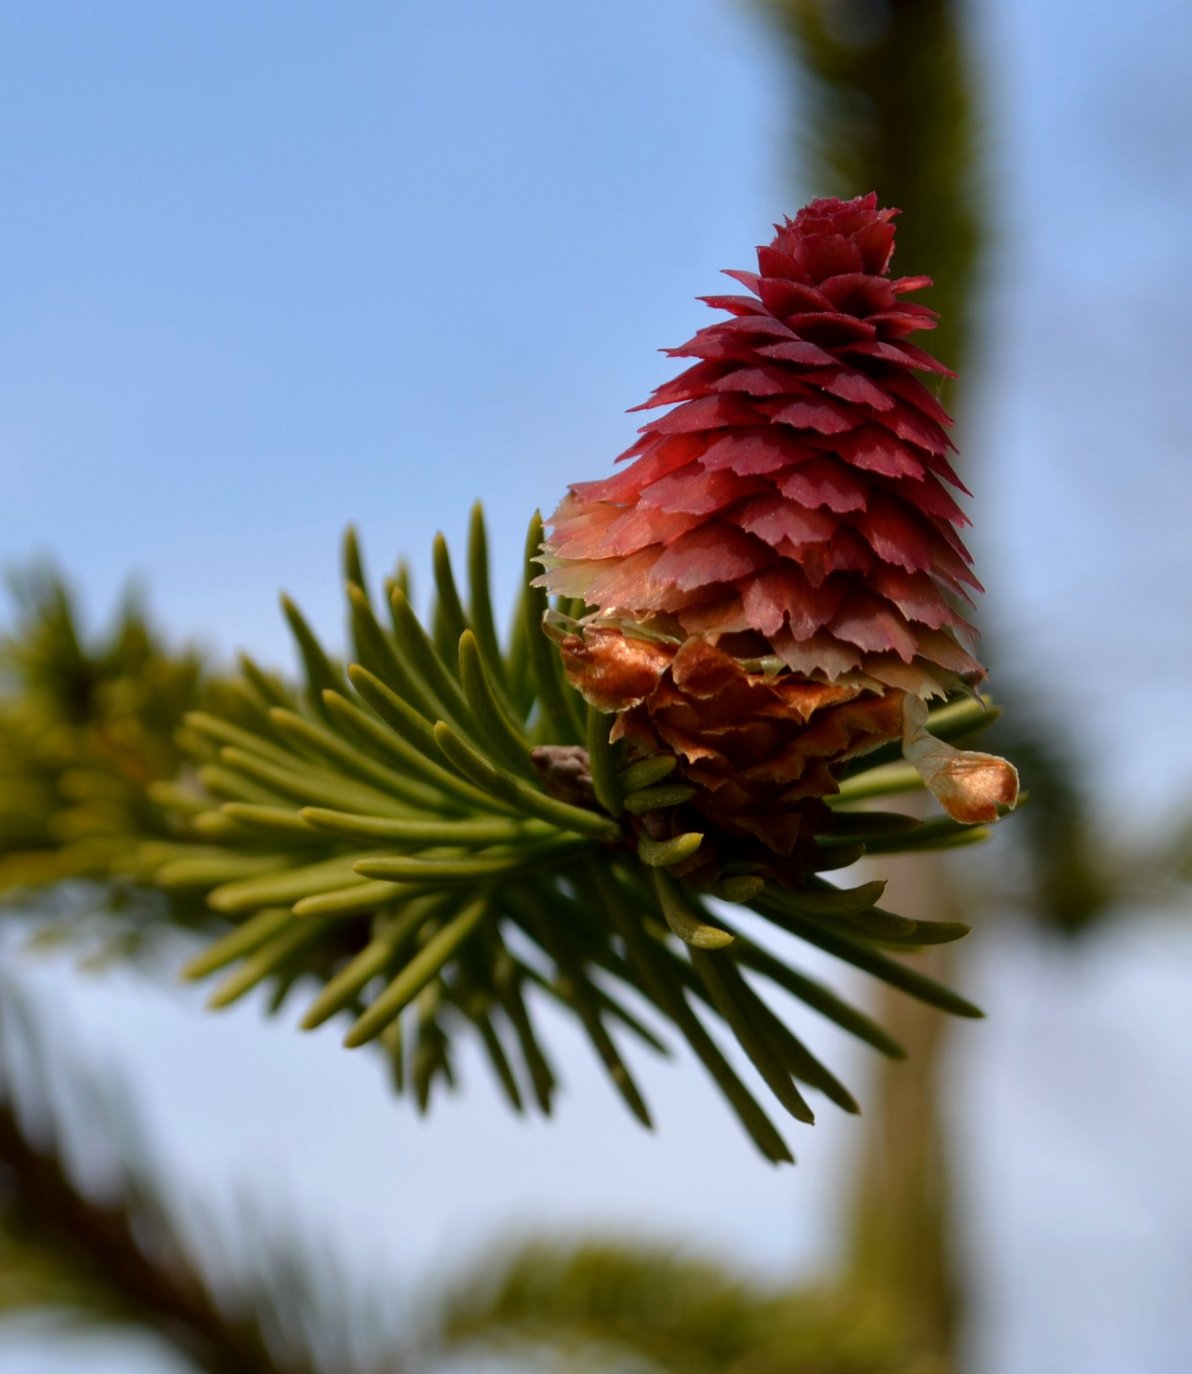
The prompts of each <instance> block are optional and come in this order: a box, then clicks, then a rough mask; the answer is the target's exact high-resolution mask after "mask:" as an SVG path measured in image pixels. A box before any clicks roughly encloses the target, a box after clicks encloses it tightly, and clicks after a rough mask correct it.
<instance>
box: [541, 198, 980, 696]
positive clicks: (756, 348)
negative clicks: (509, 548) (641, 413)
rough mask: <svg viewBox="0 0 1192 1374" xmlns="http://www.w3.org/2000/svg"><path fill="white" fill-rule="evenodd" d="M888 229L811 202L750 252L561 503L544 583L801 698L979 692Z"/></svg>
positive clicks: (950, 510)
mask: <svg viewBox="0 0 1192 1374" xmlns="http://www.w3.org/2000/svg"><path fill="white" fill-rule="evenodd" d="M894 214H895V212H894V211H892V210H882V209H879V208H878V206H877V200H876V197H875V196H872V195H870V196H864V197H860V198H858V199H857V200H853V201H847V202H842V201H838V200H820V201H815V202H813V203H812V204H811V205H809V206H808V207H806V208H805V209H804V210H802V211H800V213H799V214H798V215H797V216H796V217H795V218H794V219H793V220H791V219H788V220H786V221H785V222H784V223H783V224H781V225H780V226H778V229H777V234H776V236H775V238H774V240H773V242H772V243H770V244H769V245H767V246H765V247H763V248H759V249H758V271H757V272H756V273H751V272H731V273H729V275H730V276H732V277H734V278H735V279H736V280H737V281H739V282H740V283H741V284H742V285H743V286H744V287H746V288H747V289H748V291H749V292H750V293H751V294H750V295H748V296H744V295H723V296H709V297H705V298H704V299H705V300H706V301H707V302H708V303H709V304H710V305H712V306H714V307H716V308H718V309H722V310H725V311H728V312H729V314H728V317H727V318H725V319H722V320H719V321H718V322H716V323H714V324H711V325H708V326H707V327H706V328H704V329H701V330H700V331H699V332H698V333H697V334H696V335H695V336H694V338H692V339H689V340H688V341H687V342H686V343H684V344H681V345H680V346H679V347H678V348H673V349H668V350H667V352H668V353H669V354H670V355H671V356H673V357H677V358H691V359H694V360H695V361H694V362H693V363H692V364H691V366H689V367H688V368H687V369H686V371H684V372H683V373H681V374H680V375H679V376H678V377H676V378H674V379H673V380H671V381H669V382H665V383H663V385H662V386H660V387H659V388H658V389H657V390H656V391H655V392H654V394H653V395H652V396H651V398H650V399H649V400H648V401H646V402H645V403H644V404H643V405H642V406H640V407H638V409H643V410H646V409H654V408H661V407H669V409H667V410H666V411H665V413H663V414H660V415H657V416H654V417H653V418H652V419H650V420H649V421H647V423H646V424H645V425H644V426H643V427H642V430H641V436H640V438H639V439H638V440H637V441H636V442H635V443H634V444H633V445H632V446H631V447H630V448H629V449H628V450H627V452H626V453H624V454H623V455H622V461H627V462H628V463H629V466H628V467H627V468H626V469H624V470H622V471H621V472H619V473H617V474H616V475H614V476H612V477H609V478H607V479H605V480H604V481H597V482H585V483H582V484H579V485H577V486H575V487H573V488H572V489H571V492H570V494H569V495H568V496H567V497H566V499H565V500H564V501H563V503H562V504H561V505H560V507H559V509H558V510H557V511H556V512H555V515H554V517H553V519H552V521H551V534H550V538H549V540H548V543H547V545H546V547H545V551H544V553H545V556H544V560H543V561H544V566H545V568H546V572H545V575H544V578H543V581H544V583H545V585H546V586H547V587H549V588H550V589H551V590H553V591H558V592H561V593H564V594H566V595H577V596H582V597H583V598H584V600H585V601H586V602H587V603H588V604H589V605H590V606H593V607H595V608H596V609H597V610H598V611H600V612H603V613H605V614H606V615H607V616H610V617H615V618H616V619H617V620H620V621H639V622H651V623H654V624H657V625H659V626H661V627H663V628H665V629H667V630H669V631H670V632H672V633H673V635H674V637H675V638H676V640H679V641H681V639H682V638H683V637H684V636H687V635H692V634H696V635H700V636H702V637H704V638H706V639H708V640H709V641H710V642H712V643H719V642H720V641H721V640H724V641H725V642H724V643H722V644H721V647H722V648H724V649H726V650H727V651H728V652H730V653H736V654H738V655H740V656H749V655H751V654H758V653H768V654H774V655H777V657H778V658H780V659H781V660H782V661H783V662H784V663H785V664H786V665H787V666H788V667H789V668H790V669H791V670H792V671H793V672H796V673H798V674H801V675H804V676H807V677H810V678H813V679H814V680H816V681H820V682H827V683H832V684H837V685H848V686H855V687H860V688H865V689H869V690H874V691H881V690H885V689H889V688H894V689H897V690H900V691H906V692H910V693H912V694H914V695H916V696H919V697H931V696H936V695H939V694H942V693H946V692H948V691H950V690H953V689H955V688H956V687H957V686H959V685H960V681H961V680H962V679H963V680H965V681H969V682H971V681H973V680H974V679H977V678H979V677H980V676H982V675H983V672H984V670H983V668H982V667H981V664H980V663H979V662H978V661H977V659H976V658H975V657H974V656H973V654H972V650H971V643H972V634H973V632H972V627H971V626H970V625H969V624H968V622H967V620H966V618H965V614H964V605H965V603H966V602H968V601H969V595H970V589H971V590H980V584H979V583H978V582H977V580H976V578H975V577H974V576H973V573H972V571H971V559H970V557H969V554H968V552H967V550H966V549H965V547H964V543H963V541H962V540H961V538H960V534H959V531H960V529H961V528H962V527H963V526H964V525H965V524H967V523H968V520H967V517H966V516H965V514H964V512H963V511H962V510H961V508H960V507H959V505H958V504H957V503H956V501H955V499H954V498H953V496H952V495H951V492H950V490H949V488H959V489H960V490H963V487H962V486H961V483H960V481H959V479H958V477H957V476H956V473H955V472H954V471H953V469H952V467H951V464H950V463H949V462H948V457H947V455H948V451H949V449H950V448H951V447H952V445H951V441H950V439H949V437H948V427H949V426H950V424H951V420H950V418H949V416H948V415H947V413H946V411H945V410H944V409H943V407H942V406H941V405H940V404H939V402H938V400H937V399H936V397H935V396H934V395H933V394H932V392H931V391H930V390H929V389H928V388H927V387H926V386H924V384H923V382H922V381H921V380H920V379H919V378H918V377H917V376H916V375H915V374H916V373H919V372H923V373H928V374H931V373H947V368H945V367H944V366H943V365H942V364H941V363H939V362H938V361H937V360H936V359H934V358H932V357H931V355H930V354H928V353H926V352H924V351H923V350H922V349H920V348H918V347H917V346H915V345H914V344H911V343H909V342H908V341H907V336H908V335H910V334H913V333H915V332H917V331H919V330H922V329H929V328H931V327H932V326H933V325H934V322H935V316H934V313H933V312H932V311H931V310H930V309H928V308H927V307H926V306H923V305H919V304H916V303H914V302H911V301H908V300H907V299H906V297H907V295H908V294H909V293H911V292H914V291H917V290H919V289H920V288H922V287H923V286H926V285H929V280H928V279H927V278H925V277H904V278H900V279H896V278H891V277H890V276H889V267H890V258H891V255H892V252H893V245H894V225H893V217H894Z"/></svg>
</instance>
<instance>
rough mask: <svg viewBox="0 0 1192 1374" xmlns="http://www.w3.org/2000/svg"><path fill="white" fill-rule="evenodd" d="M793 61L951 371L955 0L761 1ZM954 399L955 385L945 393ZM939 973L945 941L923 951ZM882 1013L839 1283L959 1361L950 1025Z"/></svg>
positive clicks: (936, 872) (964, 302)
mask: <svg viewBox="0 0 1192 1374" xmlns="http://www.w3.org/2000/svg"><path fill="white" fill-rule="evenodd" d="M761 4H762V7H763V9H764V11H765V12H766V13H767V15H768V17H769V18H770V20H771V21H772V22H773V23H774V25H775V26H776V28H777V31H778V33H779V35H780V36H781V39H782V41H783V44H784V46H785V48H786V51H787V52H788V54H789V55H790V58H791V60H792V66H793V69H794V70H793V72H792V77H793V79H792V83H791V91H792V114H793V117H794V119H793V127H794V129H795V139H794V144H795V146H794V148H793V150H792V151H793V154H794V156H793V165H794V170H795V179H796V181H797V183H798V184H799V185H800V187H801V188H802V191H803V194H800V195H799V197H798V199H799V200H802V199H805V198H806V193H807V192H810V193H812V194H815V195H839V196H843V197H852V196H856V195H860V194H864V193H865V192H868V191H871V190H872V191H876V192H877V193H878V198H879V200H880V202H881V203H882V204H883V205H894V206H897V207H899V208H900V209H901V210H902V211H903V216H902V218H901V219H900V221H899V226H898V242H897V249H896V253H895V259H894V271H895V273H896V274H897V275H899V276H901V275H917V274H919V273H925V274H927V275H929V276H931V277H933V278H934V281H935V286H934V289H933V290H932V291H931V292H930V294H929V296H928V301H929V303H930V304H931V305H932V306H933V307H934V308H935V309H937V310H938V311H939V312H940V325H939V328H938V330H937V331H936V334H935V336H934V338H933V340H932V349H933V351H934V352H935V353H936V354H937V355H938V356H939V357H941V358H942V359H943V360H944V361H945V362H946V363H947V364H948V365H949V366H950V367H952V368H953V369H955V370H956V371H957V372H962V369H963V363H964V357H965V354H966V353H967V352H968V351H969V350H968V344H969V342H970V340H971V335H972V321H973V318H974V314H975V312H974V308H973V307H974V297H975V278H976V271H977V266H978V261H979V257H980V252H981V249H982V247H983V244H982V225H983V221H984V217H983V215H982V213H981V206H980V202H979V194H978V192H979V187H980V185H981V177H980V174H979V171H978V165H977V159H978V140H977V138H976V133H975V131H976V112H975V108H974V103H973V99H972V91H973V85H972V81H971V79H970V74H969V72H968V69H967V65H966V61H965V50H964V38H963V32H962V28H961V23H960V13H959V11H960V6H959V4H958V3H957V0H761ZM944 399H945V403H946V404H950V405H951V406H952V407H955V403H956V396H955V394H953V395H951V396H945V397H944ZM900 877H901V881H900V882H899V883H898V884H897V891H894V892H892V893H891V898H892V903H891V904H892V909H894V910H896V911H905V912H906V914H908V915H910V916H914V917H916V918H918V917H922V918H923V919H926V920H955V919H957V916H958V912H957V910H956V907H957V905H958V899H957V897H956V896H955V895H954V894H953V892H952V890H951V888H950V885H949V882H948V877H947V874H946V871H945V869H944V866H943V864H942V863H939V862H937V861H935V860H933V859H931V858H926V859H921V860H918V861H916V862H915V863H914V864H913V865H911V864H909V863H908V864H907V866H906V868H905V869H904V872H903V873H902V874H901V875H900ZM920 958H921V960H922V963H923V965H924V967H925V970H926V971H927V972H929V973H930V974H931V975H932V976H933V977H939V978H942V979H943V980H944V981H945V982H948V981H950V975H951V974H952V972H953V966H954V964H955V963H956V957H955V955H954V953H953V952H952V947H950V946H943V947H939V948H937V949H935V950H932V951H930V952H929V953H928V954H925V955H923V956H920ZM877 1010H878V1015H879V1019H880V1020H881V1021H882V1022H883V1024H884V1025H886V1026H887V1027H888V1028H889V1029H890V1031H891V1032H892V1034H893V1035H894V1036H895V1038H896V1039H898V1040H899V1041H900V1042H901V1043H902V1044H903V1045H904V1046H905V1047H906V1049H907V1051H908V1054H909V1057H908V1059H907V1060H906V1061H905V1062H902V1063H897V1062H890V1061H883V1062H882V1065H881V1067H880V1069H879V1071H878V1081H877V1082H876V1084H875V1085H874V1088H873V1089H872V1090H871V1093H870V1098H869V1101H870V1103H871V1104H872V1105H871V1106H869V1107H868V1109H867V1115H866V1121H867V1128H866V1138H865V1143H864V1146H863V1149H862V1155H861V1161H860V1165H859V1178H858V1180H857V1184H856V1186H855V1187H854V1189H853V1190H852V1193H851V1196H852V1198H853V1199H854V1203H853V1206H854V1213H853V1225H852V1230H851V1237H852V1240H851V1249H850V1253H849V1256H848V1260H847V1270H846V1273H845V1275H844V1278H845V1280H846V1282H847V1283H848V1284H849V1285H850V1286H851V1285H856V1286H857V1287H859V1288H860V1289H862V1290H864V1291H869V1292H873V1293H874V1294H875V1295H878V1296H879V1297H880V1298H881V1299H882V1301H883V1302H884V1303H886V1304H888V1305H889V1306H890V1308H891V1309H892V1310H893V1311H895V1312H897V1313H898V1314H899V1316H900V1318H901V1320H903V1321H905V1323H906V1326H907V1335H908V1337H909V1339H910V1341H911V1343H912V1345H913V1347H914V1348H915V1349H916V1350H918V1351H919V1352H921V1359H922V1363H921V1364H920V1363H919V1362H916V1365H915V1369H916V1371H917V1374H918V1371H920V1370H921V1371H923V1374H926V1371H930V1374H951V1371H954V1370H955V1369H956V1368H957V1360H958V1355H957V1346H958V1336H959V1319H960V1314H961V1310H962V1303H963V1296H962V1292H961V1282H960V1265H959V1264H958V1262H957V1256H956V1255H955V1254H954V1236H953V1232H952V1224H951V1214H950V1207H949V1199H950V1178H949V1166H948V1152H947V1148H946V1137H945V1135H944V1131H943V1128H942V1122H941V1119H940V1117H941V1112H940V1101H939V1089H940V1074H941V1069H942V1061H943V1057H944V1051H945V1047H946V1045H947V1041H948V1035H949V1022H948V1020H947V1018H946V1017H944V1016H942V1015H941V1014H940V1013H939V1012H938V1011H935V1010H933V1009H931V1008H929V1007H925V1006H923V1005H922V1004H921V1003H919V1002H916V1001H913V1000H912V999H910V998H908V997H905V996H904V995H902V994H900V993H898V992H895V991H893V990H891V989H889V988H887V987H885V986H883V987H882V989H881V992H880V1003H879V1006H878V1009H877Z"/></svg>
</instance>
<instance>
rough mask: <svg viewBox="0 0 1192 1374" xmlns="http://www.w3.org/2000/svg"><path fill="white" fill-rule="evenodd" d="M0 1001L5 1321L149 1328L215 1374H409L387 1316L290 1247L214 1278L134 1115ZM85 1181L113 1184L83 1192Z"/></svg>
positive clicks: (244, 1246) (26, 1012)
mask: <svg viewBox="0 0 1192 1374" xmlns="http://www.w3.org/2000/svg"><path fill="white" fill-rule="evenodd" d="M0 992H2V994H3V1001H2V1003H0V1006H2V1015H0V1309H2V1310H5V1311H8V1312H13V1311H16V1310H29V1309H49V1310H52V1311H58V1312H63V1313H68V1314H74V1315H76V1316H84V1317H87V1318H89V1319H91V1320H94V1321H102V1322H105V1323H114V1324H131V1325H136V1326H140V1327H145V1328H148V1329H150V1330H152V1331H154V1332H156V1333H157V1335H158V1336H160V1337H161V1338H162V1339H163V1340H165V1341H166V1342H168V1343H169V1344H170V1345H172V1346H173V1347H174V1348H175V1349H176V1350H178V1351H179V1353H181V1354H182V1355H183V1356H184V1357H185V1358H186V1359H187V1360H188V1361H189V1363H191V1364H192V1365H193V1366H194V1368H195V1369H196V1370H202V1371H206V1374H400V1370H401V1369H404V1368H406V1367H407V1366H406V1357H405V1355H404V1353H403V1352H401V1351H399V1349H398V1347H397V1345H396V1344H395V1343H394V1341H393V1339H392V1337H391V1336H390V1335H389V1334H388V1329H387V1323H386V1321H385V1320H384V1319H383V1317H382V1316H381V1313H380V1310H379V1306H376V1307H374V1308H372V1309H369V1308H367V1307H366V1306H365V1305H364V1304H362V1303H361V1302H360V1301H358V1300H355V1299H353V1298H352V1296H351V1295H350V1294H349V1293H347V1291H346V1290H345V1287H344V1284H343V1278H342V1276H341V1275H340V1274H339V1273H338V1272H337V1271H335V1270H334V1269H333V1268H332V1266H331V1265H330V1264H328V1263H326V1262H321V1263H319V1264H315V1263H313V1262H310V1261H307V1262H303V1261H302V1260H301V1259H300V1257H298V1256H296V1254H295V1251H294V1247H293V1245H289V1246H286V1247H284V1248H283V1247H282V1246H281V1245H277V1246H276V1248H271V1249H269V1250H266V1249H265V1248H263V1247H262V1245H261V1243H260V1242H259V1241H257V1240H248V1239H247V1238H246V1241H245V1242H242V1243H238V1244H237V1250H238V1251H239V1252H240V1260H239V1263H238V1264H236V1265H232V1264H229V1263H225V1264H223V1265H222V1266H221V1267H220V1268H221V1272H220V1273H219V1276H218V1278H217V1279H213V1278H211V1277H209V1275H210V1274H211V1272H212V1269H211V1262H210V1260H208V1261H203V1260H200V1259H199V1258H198V1256H197V1255H196V1253H195V1252H194V1249H193V1247H192V1245H191V1243H190V1242H188V1241H187V1240H186V1238H185V1237H184V1234H183V1232H182V1230H181V1229H180V1228H179V1227H178V1225H177V1224H176V1222H175V1221H174V1220H173V1219H172V1206H174V1205H176V1203H175V1204H171V1203H170V1202H168V1201H167V1199H166V1196H165V1194H164V1191H163V1189H162V1187H161V1185H160V1183H159V1182H158V1181H157V1179H156V1178H155V1176H154V1173H153V1171H152V1170H151V1169H150V1168H149V1167H148V1165H147V1163H146V1161H145V1158H144V1147H143V1143H142V1142H141V1141H140V1139H139V1134H138V1132H137V1131H136V1129H135V1127H134V1126H133V1125H132V1124H131V1122H130V1121H129V1119H128V1114H127V1112H126V1111H124V1110H122V1109H121V1108H120V1106H119V1105H118V1104H117V1102H116V1100H115V1098H114V1097H113V1094H112V1093H111V1091H110V1090H108V1089H105V1088H104V1086H103V1085H102V1083H101V1084H98V1085H97V1084H96V1083H95V1082H94V1081H91V1080H89V1079H87V1078H85V1077H84V1076H83V1069H82V1066H81V1065H79V1064H75V1065H71V1066H66V1065H64V1063H63V1060H62V1056H61V1055H60V1054H59V1053H57V1052H56V1051H55V1050H54V1049H53V1047H52V1045H51V1043H50V1042H49V1040H48V1039H47V1037H46V1035H45V1033H44V1032H43V1031H42V1030H41V1028H40V1026H39V1018H38V1017H36V1016H34V1015H33V1013H32V1010H31V1007H30V1004H29V1003H28V1001H27V1000H26V999H25V997H24V996H23V995H22V994H21V993H20V992H19V990H18V989H17V987H16V985H15V984H13V983H12V982H11V980H10V979H7V978H6V979H5V980H4V982H3V985H2V987H0ZM72 1160H73V1161H76V1162H75V1163H72V1162H70V1161H72ZM80 1167H82V1169H83V1171H84V1172H85V1173H86V1174H87V1175H88V1176H89V1177H92V1178H94V1176H95V1175H96V1174H97V1173H98V1174H99V1175H101V1176H102V1177H103V1178H104V1182H102V1183H92V1184H90V1185H89V1186H84V1185H83V1184H82V1183H81V1182H80V1181H79V1168H80ZM283 1257H284V1258H283ZM246 1260H247V1261H248V1264H247V1267H246V1264H245V1261H246ZM361 1351H367V1352H371V1353H369V1354H367V1355H361V1354H360V1353H359V1352H361Z"/></svg>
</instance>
